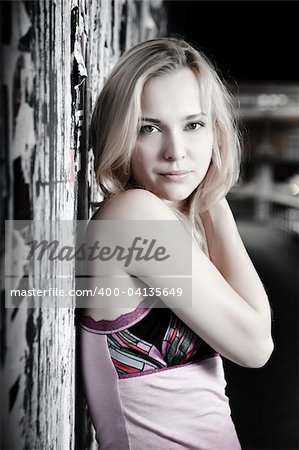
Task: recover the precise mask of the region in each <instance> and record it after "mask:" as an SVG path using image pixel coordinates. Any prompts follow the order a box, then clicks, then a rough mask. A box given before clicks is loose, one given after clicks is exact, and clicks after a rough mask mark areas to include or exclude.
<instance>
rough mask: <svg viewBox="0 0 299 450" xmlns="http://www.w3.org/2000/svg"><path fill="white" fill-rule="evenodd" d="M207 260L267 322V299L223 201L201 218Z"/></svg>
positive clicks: (226, 204)
mask: <svg viewBox="0 0 299 450" xmlns="http://www.w3.org/2000/svg"><path fill="white" fill-rule="evenodd" d="M202 220H203V224H204V227H205V230H206V236H207V241H208V248H209V252H210V259H211V261H212V262H213V264H214V265H215V266H216V267H217V269H218V270H219V272H220V273H221V274H222V276H223V277H224V278H225V280H226V281H227V282H228V283H229V285H230V286H231V287H232V288H233V289H234V290H235V291H236V292H237V293H238V294H239V295H240V296H241V297H242V298H243V299H244V300H245V301H246V302H247V303H248V304H249V305H250V306H251V307H252V308H254V309H255V310H256V311H257V312H260V313H262V314H263V315H264V316H265V320H267V319H268V320H269V319H270V308H269V303H268V298H267V295H266V292H265V290H264V287H263V285H262V282H261V280H260V278H259V276H258V274H257V272H256V270H255V268H254V266H253V264H252V262H251V260H250V258H249V256H248V253H247V251H246V249H245V247H244V244H243V242H242V240H241V237H240V235H239V232H238V229H237V226H236V222H235V220H234V217H233V214H232V212H231V209H230V207H229V205H228V203H227V201H226V199H223V200H221V201H220V202H218V203H217V204H216V205H215V206H213V207H212V208H211V209H210V210H209V211H207V212H205V213H204V214H203V215H202Z"/></svg>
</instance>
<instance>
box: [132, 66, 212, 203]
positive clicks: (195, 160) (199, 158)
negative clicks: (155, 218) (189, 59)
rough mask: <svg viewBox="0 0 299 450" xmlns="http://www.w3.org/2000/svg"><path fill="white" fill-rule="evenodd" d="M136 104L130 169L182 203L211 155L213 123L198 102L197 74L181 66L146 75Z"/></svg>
mask: <svg viewBox="0 0 299 450" xmlns="http://www.w3.org/2000/svg"><path fill="white" fill-rule="evenodd" d="M141 105H142V117H140V127H141V128H140V132H139V135H138V138H137V142H136V146H135V149H134V152H133V155H132V158H131V174H132V176H133V178H134V180H135V181H136V182H137V183H138V184H139V185H141V186H143V187H144V188H145V189H146V190H148V191H151V192H153V193H154V194H156V195H157V196H158V197H160V198H161V199H162V200H165V201H166V202H168V203H170V204H172V205H173V206H177V207H180V206H183V203H184V200H185V199H186V198H187V197H189V195H190V194H191V193H192V192H193V191H194V190H195V189H196V188H197V186H198V185H199V184H200V183H201V182H202V180H203V179H204V177H205V175H206V173H207V171H208V168H209V165H210V162H211V157H212V145H213V134H212V124H211V120H210V118H209V117H208V116H207V114H206V111H204V110H203V108H202V105H201V102H200V93H199V87H198V81H197V79H196V76H195V75H194V73H193V72H192V71H191V70H190V69H188V68H186V69H181V70H178V71H176V72H173V73H171V74H166V75H161V76H156V77H152V78H150V79H149V81H147V82H146V84H145V86H144V89H143V93H142V99H141Z"/></svg>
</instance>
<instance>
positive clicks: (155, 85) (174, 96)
mask: <svg viewBox="0 0 299 450" xmlns="http://www.w3.org/2000/svg"><path fill="white" fill-rule="evenodd" d="M141 107H142V113H143V114H145V113H146V115H147V116H148V115H149V114H155V115H157V114H161V115H162V116H164V115H169V114H170V115H175V114H176V113H177V114H180V115H186V116H187V115H190V114H195V113H200V112H204V111H202V110H201V101H200V89H199V84H198V79H197V77H196V75H195V74H194V73H193V72H192V70H191V69H189V68H184V69H180V70H177V71H175V72H172V73H169V74H164V75H159V76H154V77H152V78H150V79H149V80H148V81H147V82H146V83H145V85H144V88H143V91H142V96H141ZM154 117H155V116H154Z"/></svg>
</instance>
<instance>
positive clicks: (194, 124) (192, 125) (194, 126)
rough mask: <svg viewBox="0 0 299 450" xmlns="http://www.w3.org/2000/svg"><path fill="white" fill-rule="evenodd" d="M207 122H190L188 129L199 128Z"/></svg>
mask: <svg viewBox="0 0 299 450" xmlns="http://www.w3.org/2000/svg"><path fill="white" fill-rule="evenodd" d="M204 126H205V123H204V122H190V123H188V125H186V128H187V130H191V131H194V130H198V129H199V128H200V127H204Z"/></svg>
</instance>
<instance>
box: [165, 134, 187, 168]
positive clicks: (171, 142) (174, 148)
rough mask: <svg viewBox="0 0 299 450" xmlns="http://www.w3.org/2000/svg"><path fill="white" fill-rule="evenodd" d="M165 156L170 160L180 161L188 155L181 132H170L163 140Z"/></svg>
mask: <svg viewBox="0 0 299 450" xmlns="http://www.w3.org/2000/svg"><path fill="white" fill-rule="evenodd" d="M163 147H164V148H163V156H164V159H167V160H168V161H179V160H181V159H184V158H185V157H186V148H185V144H184V140H183V137H182V136H181V135H180V134H179V133H174V132H173V133H169V134H168V135H167V136H166V137H165V140H164V142H163Z"/></svg>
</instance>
